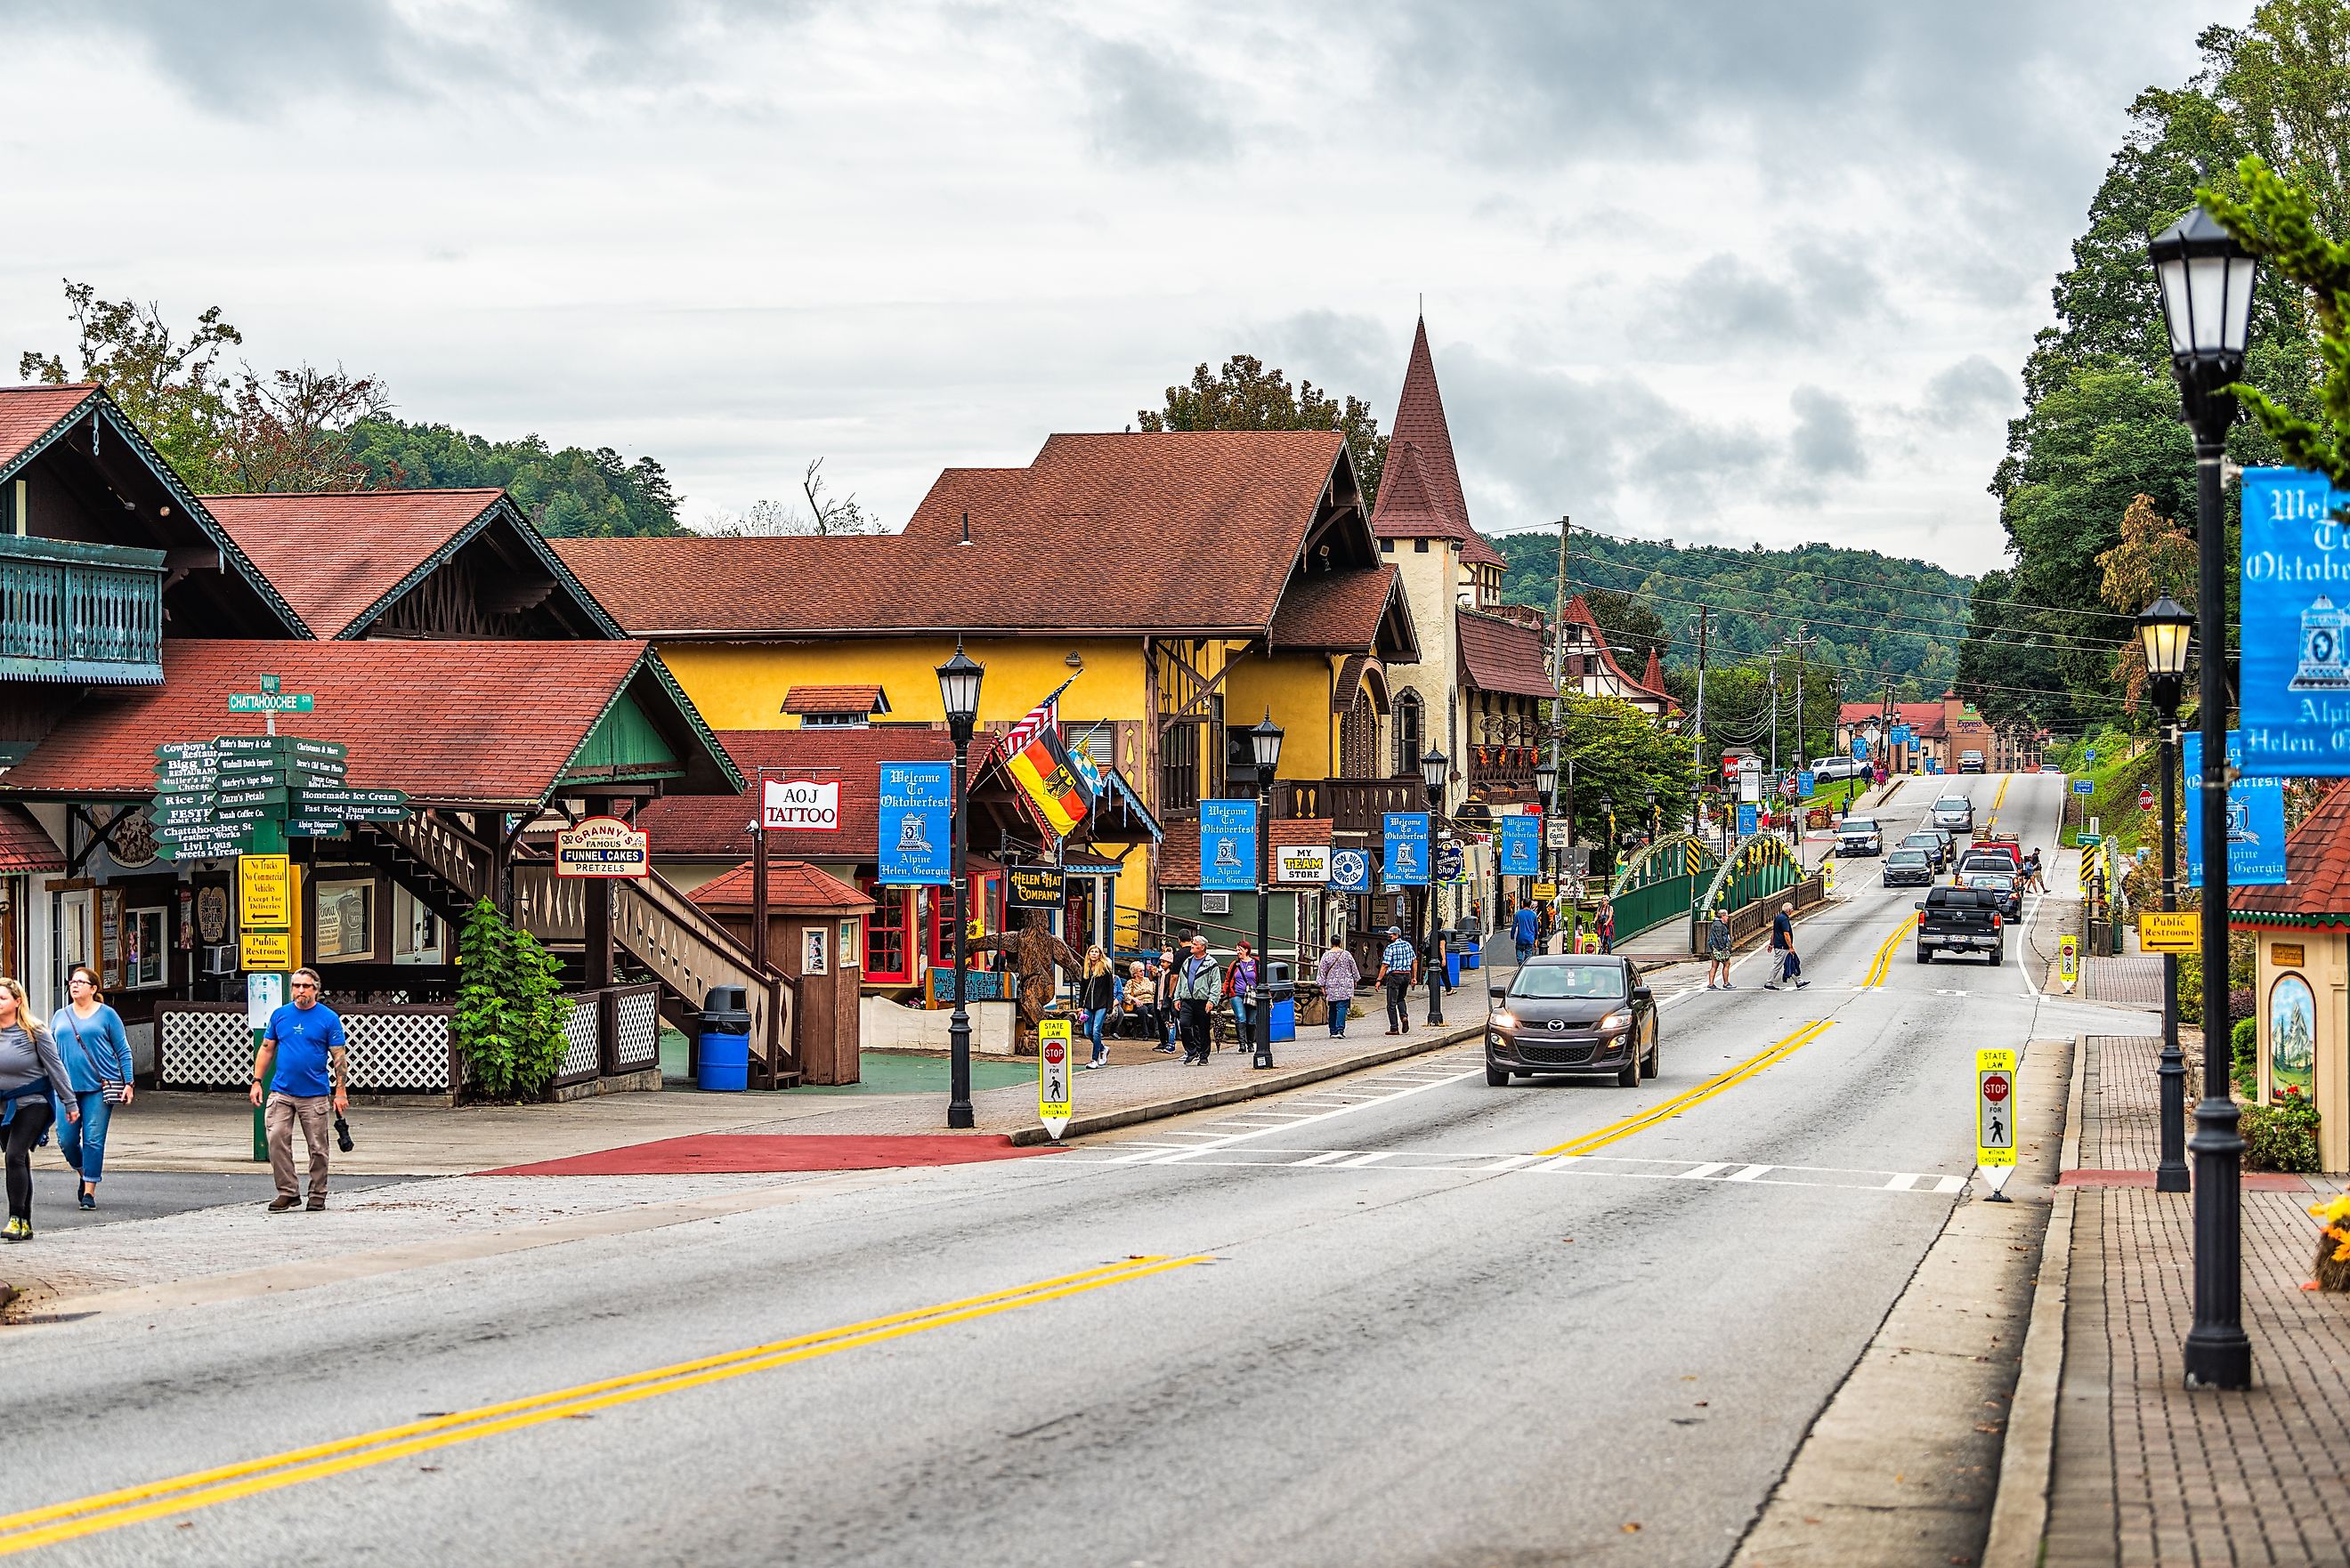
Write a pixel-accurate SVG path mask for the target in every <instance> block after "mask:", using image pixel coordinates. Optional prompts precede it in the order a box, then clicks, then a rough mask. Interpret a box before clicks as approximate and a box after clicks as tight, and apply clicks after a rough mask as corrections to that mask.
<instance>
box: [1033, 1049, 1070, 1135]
mask: <svg viewBox="0 0 2350 1568" xmlns="http://www.w3.org/2000/svg"><path fill="white" fill-rule="evenodd" d="M1070 1032H1071V1031H1070V1024H1069V1021H1068V1020H1067V1019H1066V1018H1047V1019H1045V1020H1044V1021H1043V1022H1042V1023H1038V1024H1037V1025H1036V1119H1037V1120H1038V1121H1040V1122H1043V1123H1044V1124H1045V1131H1046V1132H1048V1133H1051V1134H1052V1135H1053V1141H1054V1142H1055V1143H1058V1142H1060V1141H1061V1129H1062V1128H1064V1127H1067V1126H1068V1125H1069V1113H1070V1112H1071V1111H1072V1110H1073V1109H1074V1108H1075V1107H1074V1106H1072V1105H1071V1104H1070V1090H1069V1035H1070Z"/></svg>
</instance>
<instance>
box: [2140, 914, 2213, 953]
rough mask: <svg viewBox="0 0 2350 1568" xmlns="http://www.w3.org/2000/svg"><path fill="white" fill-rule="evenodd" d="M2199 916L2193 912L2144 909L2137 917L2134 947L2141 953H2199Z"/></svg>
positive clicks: (2201, 917)
mask: <svg viewBox="0 0 2350 1568" xmlns="http://www.w3.org/2000/svg"><path fill="white" fill-rule="evenodd" d="M2202 943H2203V915H2202V912H2201V911H2200V910H2197V909H2176V910H2170V911H2167V912H2166V911H2164V910H2161V909H2148V910H2147V911H2146V912H2145V913H2143V914H2141V915H2139V916H2138V918H2137V948H2138V951H2140V952H2145V953H2191V952H2199V951H2200V950H2201V949H2202Z"/></svg>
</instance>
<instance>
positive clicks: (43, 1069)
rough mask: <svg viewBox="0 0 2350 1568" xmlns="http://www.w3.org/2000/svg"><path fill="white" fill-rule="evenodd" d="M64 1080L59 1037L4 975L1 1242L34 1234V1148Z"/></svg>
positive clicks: (69, 1108)
mask: <svg viewBox="0 0 2350 1568" xmlns="http://www.w3.org/2000/svg"><path fill="white" fill-rule="evenodd" d="M65 1082H66V1064H65V1063H64V1062H63V1061H62V1060H61V1059H60V1058H59V1057H58V1055H57V1041H56V1040H54V1039H53V1038H51V1036H50V1034H49V1032H48V1031H47V1029H44V1028H43V1027H42V1026H41V1024H40V1023H39V1021H38V1020H36V1018H34V1017H33V1015H32V1014H31V1013H30V1012H27V1011H26V1002H25V988H24V987H23V986H21V985H19V984H17V983H16V981H13V980H9V979H6V978H5V977H0V1139H5V1147H6V1150H7V1166H8V1222H7V1224H6V1225H5V1226H0V1241H31V1240H32V1239H33V1150H34V1149H35V1148H36V1147H38V1146H39V1145H40V1144H41V1143H43V1142H44V1141H45V1140H47V1137H48V1136H49V1123H50V1121H51V1120H52V1119H53V1118H54V1117H55V1116H56V1115H57V1111H56V1108H55V1106H53V1104H52V1095H53V1091H54V1090H55V1088H56V1086H57V1085H61V1084H63V1083H65ZM56 1104H57V1105H62V1106H64V1107H65V1113H66V1115H67V1116H68V1117H73V1116H80V1115H81V1107H80V1106H78V1104H76V1103H75V1102H74V1101H72V1100H70V1099H68V1100H63V1101H57V1102H56Z"/></svg>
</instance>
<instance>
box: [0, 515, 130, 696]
mask: <svg viewBox="0 0 2350 1568" xmlns="http://www.w3.org/2000/svg"><path fill="white" fill-rule="evenodd" d="M162 643H163V552H162V551H161V550H140V549H133V548H131V547H130V546H129V545H85V544H81V543H79V542H78V541H75V540H69V539H36V538H27V537H25V536H23V535H14V534H0V680H57V681H70V682H73V683H75V684H77V685H80V684H86V683H89V682H99V683H104V684H109V685H123V686H151V685H154V684H156V683H157V682H160V681H161V680H162V679H163V662H162Z"/></svg>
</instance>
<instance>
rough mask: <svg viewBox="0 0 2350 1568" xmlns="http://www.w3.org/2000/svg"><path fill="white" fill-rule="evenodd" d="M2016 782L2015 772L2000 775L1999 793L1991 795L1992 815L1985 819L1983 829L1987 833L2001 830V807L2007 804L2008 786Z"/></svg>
mask: <svg viewBox="0 0 2350 1568" xmlns="http://www.w3.org/2000/svg"><path fill="white" fill-rule="evenodd" d="M2014 782H2015V775H2014V774H2000V775H1999V793H1998V794H1995V795H1993V796H1991V815H1990V816H1988V817H1987V818H1985V819H1984V821H1983V831H1984V832H1985V833H1996V832H1998V831H1999V808H2000V807H2001V806H2002V805H2006V804H2007V786H2008V785H2009V784H2012V783H2014Z"/></svg>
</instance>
